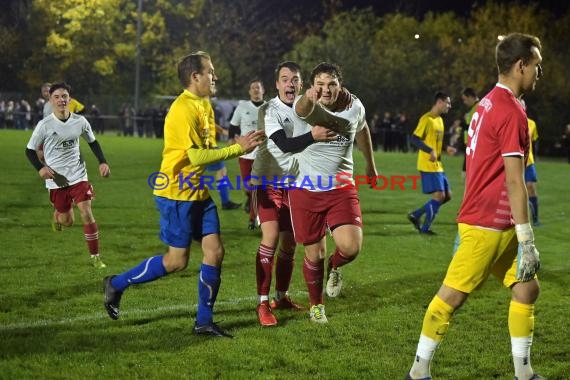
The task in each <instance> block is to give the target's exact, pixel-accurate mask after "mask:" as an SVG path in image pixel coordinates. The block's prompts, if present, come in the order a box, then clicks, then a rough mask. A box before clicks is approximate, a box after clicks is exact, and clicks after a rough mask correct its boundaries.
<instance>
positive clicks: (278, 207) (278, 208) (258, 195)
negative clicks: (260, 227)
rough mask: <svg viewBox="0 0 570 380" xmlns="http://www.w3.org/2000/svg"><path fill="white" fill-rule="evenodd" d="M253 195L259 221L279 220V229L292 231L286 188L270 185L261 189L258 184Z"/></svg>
mask: <svg viewBox="0 0 570 380" xmlns="http://www.w3.org/2000/svg"><path fill="white" fill-rule="evenodd" d="M254 197H255V199H254V205H256V206H257V216H258V217H259V223H263V222H271V221H274V220H276V221H277V222H279V231H290V232H292V231H293V227H292V226H291V213H290V210H289V198H288V197H287V190H286V189H275V188H273V187H270V186H265V189H262V187H261V186H259V187H258V188H257V189H256V190H255V195H254Z"/></svg>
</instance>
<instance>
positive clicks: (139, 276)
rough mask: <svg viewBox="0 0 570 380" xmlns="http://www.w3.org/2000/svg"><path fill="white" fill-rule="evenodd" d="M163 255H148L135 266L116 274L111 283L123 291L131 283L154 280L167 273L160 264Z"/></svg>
mask: <svg viewBox="0 0 570 380" xmlns="http://www.w3.org/2000/svg"><path fill="white" fill-rule="evenodd" d="M162 257H163V255H159V256H153V257H150V258H148V259H146V260H144V261H143V262H141V263H140V264H139V265H137V266H136V267H134V268H132V269H129V270H128V271H126V272H124V273H121V274H118V275H116V276H115V277H113V279H112V280H111V285H112V286H113V288H115V289H117V290H118V291H121V292H122V291H124V290H125V289H126V288H128V287H129V286H130V285H132V284H142V283H143V282H149V281H154V280H156V279H157V278H160V277H163V276H165V275H166V274H167V272H166V268H164V265H163V264H162Z"/></svg>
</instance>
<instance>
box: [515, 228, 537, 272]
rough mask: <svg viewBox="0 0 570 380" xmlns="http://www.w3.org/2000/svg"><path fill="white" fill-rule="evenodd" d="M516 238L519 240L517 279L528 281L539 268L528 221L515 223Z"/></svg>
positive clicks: (532, 234)
mask: <svg viewBox="0 0 570 380" xmlns="http://www.w3.org/2000/svg"><path fill="white" fill-rule="evenodd" d="M515 231H516V233H517V240H518V241H519V247H518V254H517V280H518V281H522V282H527V281H530V280H532V279H533V278H534V275H535V274H536V272H538V270H539V269H540V258H539V253H538V250H537V249H536V247H535V246H534V233H533V232H532V228H531V227H530V223H525V224H517V225H515Z"/></svg>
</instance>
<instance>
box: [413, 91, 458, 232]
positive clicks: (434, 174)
mask: <svg viewBox="0 0 570 380" xmlns="http://www.w3.org/2000/svg"><path fill="white" fill-rule="evenodd" d="M450 108H451V99H450V97H449V95H447V94H444V93H443V92H438V93H436V94H435V98H434V104H433V106H432V107H431V110H430V111H429V112H427V113H425V114H424V115H423V116H422V117H421V118H420V121H419V122H418V126H417V127H416V130H415V131H414V133H413V134H412V137H411V139H410V142H411V143H412V144H414V145H415V146H416V147H417V148H418V149H419V150H418V170H419V171H420V174H421V176H422V190H423V192H424V194H431V196H432V197H431V199H430V200H429V201H427V202H426V203H425V204H424V205H423V206H422V207H420V208H418V209H417V210H415V211H412V212H411V213H409V214H408V220H409V221H410V222H411V223H412V224H413V225H414V227H415V228H416V229H417V230H418V231H419V232H420V233H421V234H428V235H434V234H435V233H434V232H433V231H432V230H431V224H432V222H433V220H434V219H435V216H436V215H437V212H438V211H439V207H440V206H441V205H442V204H444V203H445V202H448V201H449V200H450V199H451V189H450V188H449V182H448V181H447V177H446V176H445V173H444V171H443V165H442V164H441V151H442V147H443V135H444V133H445V128H444V126H443V119H442V118H441V115H443V114H446V113H447V112H449V109H450ZM423 214H426V216H425V220H424V222H423V224H421V223H420V219H421V217H422V215H423Z"/></svg>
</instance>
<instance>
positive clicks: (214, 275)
mask: <svg viewBox="0 0 570 380" xmlns="http://www.w3.org/2000/svg"><path fill="white" fill-rule="evenodd" d="M220 273H221V268H218V267H214V266H211V265H206V264H202V265H201V266H200V276H199V278H198V312H197V313H196V324H197V325H198V326H201V325H207V324H210V323H212V322H213V318H214V303H215V302H216V297H217V296H218V290H219V289H220V282H221V278H220Z"/></svg>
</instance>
